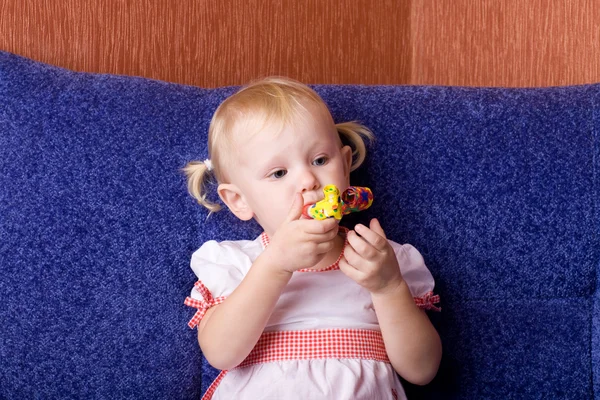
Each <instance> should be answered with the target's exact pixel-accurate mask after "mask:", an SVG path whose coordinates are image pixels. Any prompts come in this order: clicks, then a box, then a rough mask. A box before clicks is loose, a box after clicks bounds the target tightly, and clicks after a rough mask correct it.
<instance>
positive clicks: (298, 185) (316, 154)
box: [219, 104, 352, 235]
mask: <svg viewBox="0 0 600 400" xmlns="http://www.w3.org/2000/svg"><path fill="white" fill-rule="evenodd" d="M306 108H307V111H306V112H302V113H300V114H299V115H298V116H297V117H295V118H294V119H293V123H291V124H289V125H287V126H284V127H283V130H281V131H279V127H278V126H277V124H272V125H267V126H266V127H265V129H263V130H261V131H260V132H258V133H256V134H254V135H251V136H250V137H248V138H237V139H236V146H237V147H238V152H237V153H238V154H239V157H238V158H237V162H236V164H237V165H236V166H235V167H233V168H231V170H232V171H231V173H230V174H229V176H230V179H231V183H230V184H222V185H220V186H219V194H220V195H221V197H222V198H223V200H224V201H225V203H227V205H228V206H229V208H230V209H231V210H232V211H233V212H234V213H235V214H236V215H237V216H238V217H239V218H241V219H244V220H248V219H250V218H255V219H256V220H257V221H258V223H260V225H261V226H262V227H263V229H264V230H265V232H267V234H269V235H273V233H274V232H275V231H276V230H277V228H278V227H279V226H280V225H281V223H282V222H283V221H284V219H285V218H286V217H287V215H288V214H289V211H290V207H291V205H292V202H293V199H294V194H295V193H302V197H303V198H304V205H306V204H311V203H315V202H317V201H318V200H321V199H322V198H323V188H324V187H325V186H326V185H329V184H334V185H336V186H337V187H338V188H339V189H340V191H343V190H345V189H346V188H347V187H348V186H349V185H350V181H349V175H350V165H351V163H352V150H351V148H350V147H349V146H343V147H342V144H341V141H340V139H339V134H338V132H337V130H336V129H335V126H334V124H333V120H332V119H331V116H330V115H329V113H328V112H325V111H324V110H321V109H320V108H319V107H317V106H316V105H314V104H308V105H306ZM227 191H230V192H227ZM233 192H235V193H233Z"/></svg>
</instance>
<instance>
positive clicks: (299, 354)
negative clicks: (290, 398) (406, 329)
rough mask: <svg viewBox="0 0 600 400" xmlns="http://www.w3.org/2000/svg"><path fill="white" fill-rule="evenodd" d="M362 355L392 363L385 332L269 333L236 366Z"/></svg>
mask: <svg viewBox="0 0 600 400" xmlns="http://www.w3.org/2000/svg"><path fill="white" fill-rule="evenodd" d="M322 358H359V359H363V360H378V361H383V362H387V363H389V362H390V360H389V359H388V356H387V353H386V351H385V345H384V343H383V337H382V336H381V332H378V331H370V330H361V329H324V330H310V331H283V332H265V333H263V334H262V335H261V337H260V339H259V340H258V342H257V343H256V345H255V346H254V349H253V350H252V351H251V352H250V354H249V355H248V357H246V359H245V360H244V361H243V362H242V363H241V364H240V365H238V366H237V367H236V368H243V367H247V366H249V365H254V364H261V363H267V362H273V361H285V360H313V359H322Z"/></svg>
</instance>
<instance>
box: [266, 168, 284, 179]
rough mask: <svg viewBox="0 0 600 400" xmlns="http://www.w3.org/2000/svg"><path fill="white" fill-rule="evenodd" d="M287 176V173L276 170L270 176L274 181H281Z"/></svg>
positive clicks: (282, 170)
mask: <svg viewBox="0 0 600 400" xmlns="http://www.w3.org/2000/svg"><path fill="white" fill-rule="evenodd" d="M286 174H287V171H286V170H285V169H278V170H277V171H275V172H273V173H272V174H271V175H269V176H272V177H273V178H275V179H281V178H283V177H284V176H285V175H286Z"/></svg>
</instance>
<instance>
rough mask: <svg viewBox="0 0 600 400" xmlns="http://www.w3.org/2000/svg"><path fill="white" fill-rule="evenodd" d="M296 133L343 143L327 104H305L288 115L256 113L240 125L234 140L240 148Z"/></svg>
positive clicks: (297, 135)
mask: <svg viewBox="0 0 600 400" xmlns="http://www.w3.org/2000/svg"><path fill="white" fill-rule="evenodd" d="M288 134H292V135H293V136H296V137H304V136H306V135H309V136H316V137H318V138H320V139H322V140H324V141H325V140H330V139H333V140H340V139H339V135H338V134H337V131H336V129H335V125H334V123H333V119H332V118H331V114H330V113H329V110H328V109H327V106H325V104H319V103H315V102H304V103H303V104H299V105H298V106H297V107H295V108H294V109H293V110H292V111H291V112H287V113H286V114H285V115H280V114H276V113H272V112H271V113H267V112H260V111H258V112H256V113H255V114H254V115H249V116H248V118H244V121H240V124H238V126H236V129H235V134H234V140H235V141H236V142H237V144H238V145H240V146H245V145H249V144H251V143H256V142H265V141H270V140H275V139H278V138H280V137H281V136H282V135H288Z"/></svg>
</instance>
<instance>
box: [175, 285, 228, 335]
mask: <svg viewBox="0 0 600 400" xmlns="http://www.w3.org/2000/svg"><path fill="white" fill-rule="evenodd" d="M194 289H195V290H196V291H197V292H198V293H200V296H202V300H196V299H193V298H191V297H186V298H185V301H184V302H183V303H184V304H185V305H186V306H190V307H194V308H197V309H198V311H196V314H194V316H193V317H192V319H191V320H190V322H188V326H189V327H190V328H192V329H193V328H195V327H196V326H198V324H199V323H200V321H201V320H202V318H204V314H206V311H208V309H209V308H211V307H213V306H216V305H217V304H221V303H222V302H224V301H225V296H221V297H217V298H216V299H215V298H213V296H212V294H211V293H210V290H208V288H207V287H206V286H204V284H203V283H202V282H201V281H198V282H196V283H195V284H194Z"/></svg>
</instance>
